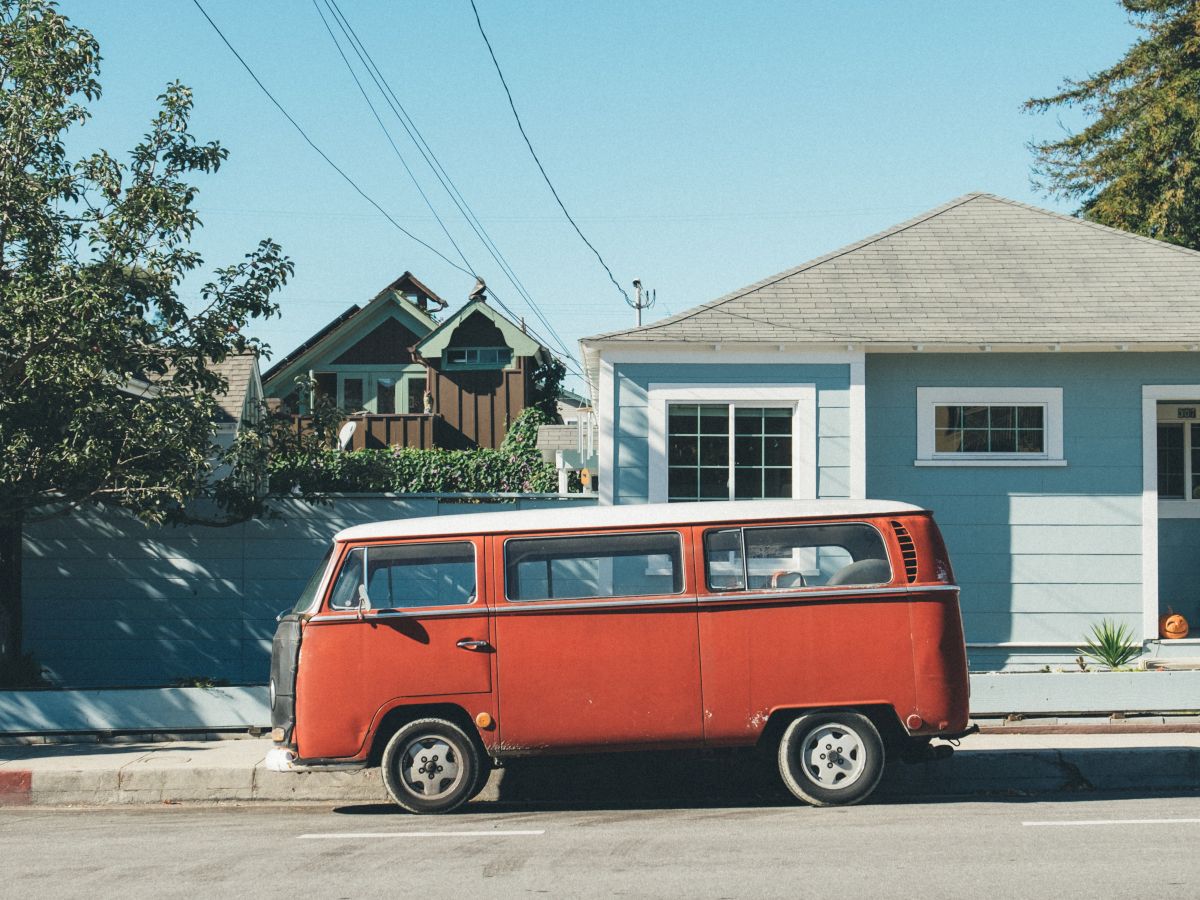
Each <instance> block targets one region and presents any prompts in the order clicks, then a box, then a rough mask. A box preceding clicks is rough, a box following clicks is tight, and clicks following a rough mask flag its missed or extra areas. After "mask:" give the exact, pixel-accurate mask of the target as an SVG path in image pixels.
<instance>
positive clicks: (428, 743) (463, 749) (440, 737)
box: [380, 718, 483, 813]
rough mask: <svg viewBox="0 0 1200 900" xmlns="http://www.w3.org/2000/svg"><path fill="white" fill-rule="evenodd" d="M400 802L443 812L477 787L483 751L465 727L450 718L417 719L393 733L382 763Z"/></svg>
mask: <svg viewBox="0 0 1200 900" xmlns="http://www.w3.org/2000/svg"><path fill="white" fill-rule="evenodd" d="M380 769H381V770H382V772H383V783H384V786H385V787H387V791H388V794H389V795H390V796H391V798H392V802H394V803H395V804H396V805H397V806H400V807H402V808H403V809H406V810H408V811H409V812H411V813H445V812H450V811H451V810H454V809H457V808H458V807H460V806H462V805H463V804H464V803H466V802H467V801H468V800H470V799H471V797H472V796H473V793H475V792H477V791H478V788H479V787H480V785H479V780H480V772H481V771H482V770H483V763H482V757H481V756H480V753H479V748H478V747H476V746H475V742H474V741H473V740H471V738H470V737H469V736H468V735H467V733H466V732H465V731H463V730H462V729H461V728H459V727H458V726H457V725H455V724H454V723H453V722H449V721H447V720H446V719H433V718H430V719H417V720H415V721H413V722H409V723H407V724H406V725H403V726H401V728H400V729H399V730H398V731H397V732H396V733H395V734H393V735H392V737H391V739H390V740H389V741H388V742H387V746H386V747H384V748H383V759H382V760H381V763H380Z"/></svg>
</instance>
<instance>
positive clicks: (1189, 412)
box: [1175, 406, 1196, 419]
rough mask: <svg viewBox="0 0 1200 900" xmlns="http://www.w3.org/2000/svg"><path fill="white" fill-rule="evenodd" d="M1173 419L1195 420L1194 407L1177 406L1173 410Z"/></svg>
mask: <svg viewBox="0 0 1200 900" xmlns="http://www.w3.org/2000/svg"><path fill="white" fill-rule="evenodd" d="M1175 417H1176V418H1177V419H1194V418H1196V407H1194V406H1177V407H1176V408H1175Z"/></svg>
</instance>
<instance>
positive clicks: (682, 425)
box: [667, 406, 699, 434]
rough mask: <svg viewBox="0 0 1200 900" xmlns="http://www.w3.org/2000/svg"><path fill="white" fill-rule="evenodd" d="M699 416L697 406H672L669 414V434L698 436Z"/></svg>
mask: <svg viewBox="0 0 1200 900" xmlns="http://www.w3.org/2000/svg"><path fill="white" fill-rule="evenodd" d="M698 415H699V413H698V412H697V408H696V407H695V406H672V407H671V408H670V410H669V412H668V413H667V433H668V434H698V433H699V431H698V429H697V426H698V422H699V419H698Z"/></svg>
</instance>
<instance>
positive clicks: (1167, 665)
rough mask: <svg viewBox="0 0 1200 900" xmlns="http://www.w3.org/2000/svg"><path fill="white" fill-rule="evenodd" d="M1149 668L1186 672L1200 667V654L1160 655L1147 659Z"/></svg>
mask: <svg viewBox="0 0 1200 900" xmlns="http://www.w3.org/2000/svg"><path fill="white" fill-rule="evenodd" d="M1145 663H1146V668H1147V669H1157V670H1159V671H1163V672H1181V671H1182V672H1186V671H1193V670H1196V669H1200V656H1177V657H1175V656H1160V657H1157V658H1154V657H1150V658H1148V659H1146V660H1145Z"/></svg>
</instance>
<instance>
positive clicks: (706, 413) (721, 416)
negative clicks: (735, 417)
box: [700, 406, 729, 434]
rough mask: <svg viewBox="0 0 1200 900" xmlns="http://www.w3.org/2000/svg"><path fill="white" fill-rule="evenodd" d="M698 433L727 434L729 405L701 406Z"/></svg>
mask: <svg viewBox="0 0 1200 900" xmlns="http://www.w3.org/2000/svg"><path fill="white" fill-rule="evenodd" d="M700 433H701V434H729V407H728V406H701V407H700Z"/></svg>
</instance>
